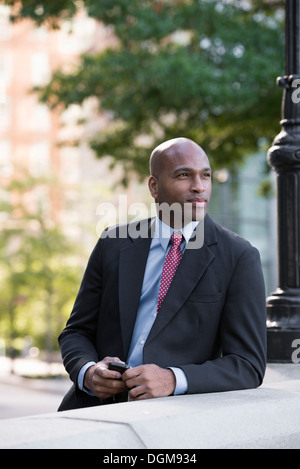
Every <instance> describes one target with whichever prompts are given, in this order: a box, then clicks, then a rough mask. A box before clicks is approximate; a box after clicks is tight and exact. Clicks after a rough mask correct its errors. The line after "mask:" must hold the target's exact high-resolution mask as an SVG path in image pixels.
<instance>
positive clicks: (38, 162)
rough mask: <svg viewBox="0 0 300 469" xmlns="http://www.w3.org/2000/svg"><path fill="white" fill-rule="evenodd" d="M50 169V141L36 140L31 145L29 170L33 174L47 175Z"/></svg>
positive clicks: (38, 175)
mask: <svg viewBox="0 0 300 469" xmlns="http://www.w3.org/2000/svg"><path fill="white" fill-rule="evenodd" d="M49 170H50V148H49V143H48V142H36V143H33V144H32V145H30V147H29V171H30V173H31V174H32V176H35V177H40V176H46V175H47V174H48V173H49Z"/></svg>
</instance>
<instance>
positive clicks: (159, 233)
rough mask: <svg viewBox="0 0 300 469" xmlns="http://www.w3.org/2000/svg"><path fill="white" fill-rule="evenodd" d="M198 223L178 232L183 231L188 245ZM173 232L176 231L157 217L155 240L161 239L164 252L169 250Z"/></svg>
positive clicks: (184, 227)
mask: <svg viewBox="0 0 300 469" xmlns="http://www.w3.org/2000/svg"><path fill="white" fill-rule="evenodd" d="M198 223H199V222H198V221H191V222H190V223H188V224H187V225H185V226H183V227H182V228H181V229H180V230H178V231H181V233H182V235H183V237H184V239H185V242H186V243H188V242H189V240H190V237H191V236H192V233H193V231H194V230H195V228H196V226H197V225H198ZM173 231H174V228H172V227H171V226H169V225H167V224H166V223H164V222H163V221H161V220H160V219H159V218H158V217H157V216H156V220H155V230H154V235H153V238H158V239H159V242H160V244H161V246H162V248H163V249H164V251H166V250H167V247H168V244H169V240H170V237H171V236H172V233H173Z"/></svg>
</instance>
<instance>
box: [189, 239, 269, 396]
mask: <svg viewBox="0 0 300 469" xmlns="http://www.w3.org/2000/svg"><path fill="white" fill-rule="evenodd" d="M220 342H221V346H222V355H221V356H220V357H219V358H216V359H213V360H208V361H206V362H204V363H202V364H200V365H198V364H190V365H183V366H181V368H182V369H183V371H184V372H185V374H186V376H187V380H188V386H189V389H188V393H199V392H216V391H229V390H235V389H246V388H254V387H257V386H259V385H260V384H261V383H262V380H263V376H264V372H265V366H266V306H265V288H264V280H263V275H262V269H261V263H260V256H259V253H258V251H257V249H255V248H253V247H252V246H249V247H248V248H246V249H245V250H244V251H243V252H242V254H241V255H240V258H239V260H238V262H237V265H236V268H235V270H234V272H233V274H232V277H231V280H230V282H229V287H228V290H227V295H226V300H225V304H224V309H223V313H222V320H221V324H220Z"/></svg>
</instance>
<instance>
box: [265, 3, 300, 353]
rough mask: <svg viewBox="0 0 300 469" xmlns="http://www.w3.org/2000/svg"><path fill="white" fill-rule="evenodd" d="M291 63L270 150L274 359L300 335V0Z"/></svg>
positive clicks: (289, 34)
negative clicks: (274, 220) (299, 90)
mask: <svg viewBox="0 0 300 469" xmlns="http://www.w3.org/2000/svg"><path fill="white" fill-rule="evenodd" d="M285 10H286V65H285V68H286V70H285V73H286V75H285V76H284V77H281V78H279V79H278V80H277V84H278V85H279V86H282V87H283V88H284V92H283V101H282V120H281V122H280V124H281V127H282V131H281V132H280V134H279V135H277V137H275V140H274V142H273V146H272V147H271V148H270V150H269V152H268V161H269V164H270V165H271V166H272V168H273V169H274V170H275V172H276V173H277V212H278V285H279V286H278V288H277V290H276V291H275V292H274V293H272V294H271V295H270V296H269V297H268V298H267V336H268V356H267V359H268V361H270V362H272V361H273V362H292V361H293V359H292V356H293V351H294V347H295V346H297V345H295V341H297V340H299V341H300V102H298V101H300V100H298V99H295V86H297V85H298V84H299V83H300V1H299V0H286V3H285Z"/></svg>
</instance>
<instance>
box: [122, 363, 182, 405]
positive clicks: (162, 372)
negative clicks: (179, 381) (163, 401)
mask: <svg viewBox="0 0 300 469" xmlns="http://www.w3.org/2000/svg"><path fill="white" fill-rule="evenodd" d="M122 380H123V381H124V383H125V384H126V387H127V388H128V389H130V391H129V397H130V399H131V400H141V399H150V398H153V397H165V396H169V395H170V394H172V393H173V392H174V390H175V385H176V379H175V376H174V373H173V372H172V371H171V370H169V369H165V368H160V367H159V366H157V365H141V366H137V367H136V368H131V369H130V370H127V371H125V373H123V375H122Z"/></svg>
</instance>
